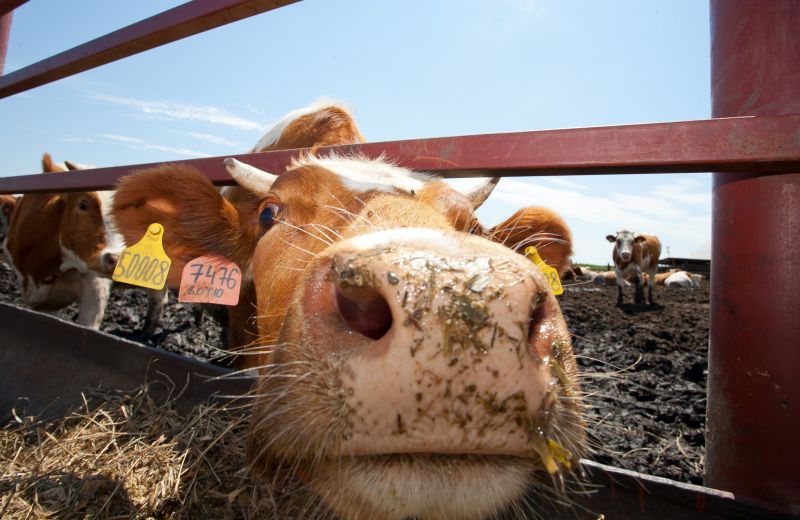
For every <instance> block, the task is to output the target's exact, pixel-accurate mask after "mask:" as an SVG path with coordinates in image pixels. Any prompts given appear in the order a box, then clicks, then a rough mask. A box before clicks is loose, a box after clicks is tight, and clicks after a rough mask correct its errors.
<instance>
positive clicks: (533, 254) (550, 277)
mask: <svg viewBox="0 0 800 520" xmlns="http://www.w3.org/2000/svg"><path fill="white" fill-rule="evenodd" d="M525 257H526V258H527V259H528V260H530V261H531V262H533V263H534V264H536V266H537V267H538V268H539V270H540V271H542V272H543V273H544V275H545V277H547V281H548V282H550V289H552V290H553V294H555V295H556V296H558V295H559V294H562V293H563V292H564V288H563V287H561V279H560V278H559V277H558V271H556V270H555V268H553V267H550V266H549V265H547V264H546V263H544V260H542V257H541V256H539V252H538V251H537V250H536V248H535V247H533V246H528V247H526V248H525Z"/></svg>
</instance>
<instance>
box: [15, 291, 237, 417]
mask: <svg viewBox="0 0 800 520" xmlns="http://www.w3.org/2000/svg"><path fill="white" fill-rule="evenodd" d="M0 367H2V370H3V375H2V377H0V423H2V422H3V419H4V418H8V417H9V414H10V412H11V409H12V407H14V406H18V407H22V408H24V409H25V410H26V413H31V414H39V413H41V412H43V414H44V416H45V417H56V416H59V415H60V414H62V413H63V412H64V411H65V410H66V409H67V408H68V407H69V406H70V404H73V403H74V402H75V400H76V399H79V398H80V393H81V391H83V390H85V389H87V388H90V387H97V386H99V385H102V386H104V387H107V388H118V389H133V388H136V387H137V386H139V385H141V384H142V383H144V382H145V381H164V382H165V383H166V384H164V385H158V386H156V387H154V388H155V389H156V390H161V391H166V390H168V388H169V387H170V386H172V385H174V386H175V387H177V390H180V389H181V388H183V386H184V385H186V389H185V390H184V392H183V394H182V395H181V397H180V398H179V399H178V400H177V406H178V409H179V410H187V409H189V408H191V407H192V406H194V405H195V404H197V403H198V402H201V401H204V400H205V399H207V398H208V397H209V396H211V395H212V394H214V393H217V394H225V395H240V394H242V393H244V392H246V391H247V389H248V388H249V384H248V382H246V381H243V380H217V381H209V378H214V377H218V376H220V375H222V374H225V373H228V370H226V369H223V368H220V367H215V366H213V365H209V364H207V363H201V362H199V361H195V360H192V359H189V358H186V357H183V356H178V355H176V354H172V353H170V352H166V351H163V350H157V349H153V348H150V347H145V346H143V345H140V344H138V343H134V342H131V341H127V340H124V339H121V338H117V337H115V336H112V335H110V334H106V333H104V332H98V331H96V330H91V329H88V328H86V327H80V326H78V325H75V324H74V323H69V322H66V321H63V320H60V319H58V318H55V317H52V316H49V315H47V314H42V313H38V312H33V311H29V310H26V309H20V308H18V307H15V306H13V305H8V304H5V303H0ZM176 393H177V392H176Z"/></svg>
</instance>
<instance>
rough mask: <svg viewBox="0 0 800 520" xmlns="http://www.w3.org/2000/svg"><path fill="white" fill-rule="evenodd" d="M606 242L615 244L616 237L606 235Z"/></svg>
mask: <svg viewBox="0 0 800 520" xmlns="http://www.w3.org/2000/svg"><path fill="white" fill-rule="evenodd" d="M606 240H608V241H609V242H616V240H617V237H615V236H614V235H606Z"/></svg>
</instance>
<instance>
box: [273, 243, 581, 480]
mask: <svg viewBox="0 0 800 520" xmlns="http://www.w3.org/2000/svg"><path fill="white" fill-rule="evenodd" d="M401 234H403V233H401ZM423 235H424V234H423ZM393 236H394V235H393V234H392V233H388V235H387V236H386V237H385V238H386V240H385V241H381V240H377V239H376V240H357V241H354V242H352V243H351V242H345V243H342V244H340V245H339V246H338V247H336V248H334V250H333V251H332V252H331V253H329V254H326V255H324V256H323V257H321V259H320V261H319V264H318V265H317V266H316V267H315V268H314V269H313V273H312V274H311V276H310V277H309V279H308V280H309V281H310V283H308V284H307V285H306V286H305V288H304V290H303V295H302V298H300V300H299V306H300V309H298V310H297V313H298V315H299V316H301V317H302V318H301V319H300V320H292V321H293V322H294V323H302V324H303V325H302V326H300V327H297V328H295V329H294V334H297V335H298V336H299V337H297V336H295V337H292V334H293V332H291V331H290V332H289V333H288V335H287V334H285V335H284V338H283V341H286V342H290V343H293V344H305V345H316V346H317V348H320V349H322V350H323V352H321V355H327V356H334V357H339V358H341V359H343V361H342V363H341V365H340V366H341V370H340V376H339V377H340V379H341V381H340V384H341V385H342V392H341V395H342V396H344V397H343V399H344V400H345V403H344V405H345V406H346V408H347V409H348V410H349V418H348V420H347V424H348V425H349V426H348V431H347V432H345V433H344V435H343V439H344V440H343V441H342V443H341V446H340V450H341V451H340V453H342V454H348V455H356V456H360V455H385V454H406V453H426V454H481V455H513V456H521V457H534V458H537V455H539V456H541V457H542V458H543V459H548V460H545V465H546V466H547V465H548V463H549V464H550V469H552V467H553V466H554V465H556V466H557V464H556V462H555V461H554V460H553V458H552V456H551V455H550V452H549V451H548V450H549V448H548V446H549V447H552V446H553V443H555V444H556V445H559V446H560V444H559V443H564V441H556V440H554V436H555V435H556V433H555V432H556V431H561V432H563V431H565V430H564V429H560V428H558V426H557V425H556V423H557V422H558V420H559V417H560V414H559V406H561V405H562V403H563V399H562V400H560V399H559V396H564V395H568V396H570V398H573V397H574V395H575V392H576V390H577V386H576V383H575V380H574V378H575V376H574V365H573V364H572V363H571V362H570V363H567V364H566V365H565V363H564V356H569V359H570V361H571V350H570V344H569V336H568V333H567V330H566V327H565V324H564V321H563V319H562V317H561V313H560V311H559V308H558V304H557V303H556V301H555V299H554V297H553V295H552V293H551V292H550V290H549V288H548V286H547V284H546V281H545V278H544V276H543V275H542V274H541V272H540V271H539V270H538V268H536V267H535V266H534V265H533V264H531V263H530V262H529V261H528V260H526V259H525V258H524V257H522V256H520V255H517V254H515V253H513V252H511V251H510V250H508V249H506V248H504V247H502V246H498V245H496V244H492V243H489V242H488V241H485V240H483V239H480V238H477V237H464V236H462V235H458V236H455V235H453V236H450V235H445V236H443V237H439V238H438V239H436V240H428V239H418V240H415V239H408V237H407V233H406V234H403V236H405V237H406V240H400V241H396V240H391V238H392V237H393ZM428 238H429V237H428ZM365 245H366V247H365ZM565 367H566V368H565ZM573 401H574V399H573ZM573 422H574V421H573ZM562 462H564V463H567V464H568V461H567V459H565V458H564V457H562Z"/></svg>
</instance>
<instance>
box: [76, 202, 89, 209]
mask: <svg viewBox="0 0 800 520" xmlns="http://www.w3.org/2000/svg"><path fill="white" fill-rule="evenodd" d="M78 209H79V210H81V211H86V210H87V209H89V204H88V203H87V202H86V201H85V200H83V199H81V200H79V201H78Z"/></svg>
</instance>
